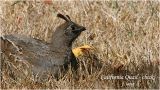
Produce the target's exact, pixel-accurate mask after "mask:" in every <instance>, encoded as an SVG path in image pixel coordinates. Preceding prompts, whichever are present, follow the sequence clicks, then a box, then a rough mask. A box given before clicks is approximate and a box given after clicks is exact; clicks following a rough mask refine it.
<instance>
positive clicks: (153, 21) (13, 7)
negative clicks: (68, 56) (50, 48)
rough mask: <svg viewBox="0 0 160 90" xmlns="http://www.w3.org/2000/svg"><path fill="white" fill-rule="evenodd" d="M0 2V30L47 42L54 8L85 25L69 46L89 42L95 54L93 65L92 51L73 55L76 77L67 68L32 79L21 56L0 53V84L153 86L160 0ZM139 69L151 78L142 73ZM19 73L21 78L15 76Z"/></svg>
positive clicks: (158, 60)
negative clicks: (60, 74)
mask: <svg viewBox="0 0 160 90" xmlns="http://www.w3.org/2000/svg"><path fill="white" fill-rule="evenodd" d="M0 3H1V13H0V14H1V16H0V24H1V30H0V33H1V35H5V34H13V33H18V34H23V35H28V36H31V37H34V38H38V39H41V40H44V41H47V42H50V38H51V36H52V32H53V31H54V30H55V28H56V27H57V26H58V25H60V24H61V23H62V22H63V20H60V19H58V18H57V17H56V14H57V13H58V12H60V13H63V14H68V15H69V16H70V17H71V18H72V20H74V21H75V22H77V23H79V24H81V25H83V26H85V27H86V28H87V31H85V32H83V33H82V34H81V36H80V37H79V38H78V39H77V40H76V42H75V43H74V47H78V46H82V45H85V44H87V45H92V46H93V47H94V48H95V49H96V50H95V51H94V52H92V53H91V54H92V55H93V54H94V55H95V56H96V58H98V60H100V62H101V63H100V64H101V65H100V66H102V68H100V67H98V68H95V66H94V65H91V64H90V62H92V61H94V60H93V59H95V58H93V57H92V55H90V54H89V55H86V56H82V57H79V60H80V62H81V63H80V65H81V66H80V68H79V75H78V77H79V79H78V80H77V79H76V80H75V79H74V78H73V75H72V72H71V71H70V70H69V71H68V73H67V74H66V75H65V76H64V77H63V78H62V79H60V80H59V81H56V79H54V77H52V76H51V75H50V74H48V78H47V80H46V81H43V82H39V81H37V78H38V77H33V76H32V74H31V72H29V69H30V68H29V67H28V66H27V64H26V63H24V62H23V61H16V59H14V58H13V59H14V60H11V59H8V58H6V57H5V55H4V54H2V53H1V65H0V66H1V70H2V71H1V74H0V75H1V88H3V89H8V88H12V89H14V88H20V89H21V88H32V89H40V88H43V89H44V88H61V89H63V88H152V89H153V88H154V89H158V88H159V64H160V45H159V44H160V29H159V25H160V23H159V22H160V19H159V18H160V10H159V9H160V5H159V4H160V3H159V1H127V2H124V1H123V2H122V1H83V0H82V1H79V0H77V1H72V0H71V1H70V2H67V1H53V3H47V2H41V1H39V2H35V1H20V2H16V3H15V1H6V2H2V1H1V2H0ZM111 75H113V76H126V75H128V76H136V75H138V77H139V78H138V79H129V80H127V79H122V80H118V79H113V80H108V79H106V77H105V76H111ZM145 75H147V76H150V77H153V79H142V77H144V76H145ZM22 76H23V78H21V77H22Z"/></svg>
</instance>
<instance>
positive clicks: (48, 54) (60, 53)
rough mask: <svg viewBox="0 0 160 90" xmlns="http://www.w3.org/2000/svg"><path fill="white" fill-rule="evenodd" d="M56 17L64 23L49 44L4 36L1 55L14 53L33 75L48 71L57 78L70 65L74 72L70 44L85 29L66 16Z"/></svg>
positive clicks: (73, 58)
mask: <svg viewBox="0 0 160 90" xmlns="http://www.w3.org/2000/svg"><path fill="white" fill-rule="evenodd" d="M57 17H59V18H61V19H63V20H65V23H63V24H61V25H60V26H58V27H57V29H56V30H55V32H54V33H53V37H52V39H51V43H49V44H47V43H45V42H43V41H41V40H38V39H34V38H31V37H27V36H24V35H15V34H14V35H4V36H2V37H1V43H2V44H1V49H2V53H4V54H6V55H8V56H9V54H12V53H14V54H15V56H17V58H19V59H21V60H25V61H27V62H29V63H30V64H31V65H32V66H33V67H32V71H33V72H34V73H35V74H41V73H44V72H46V71H49V72H51V73H52V74H54V75H55V76H56V77H57V76H58V75H59V73H61V72H66V71H67V69H68V65H70V64H71V67H72V69H73V70H75V71H76V70H77V68H78V62H77V60H76V57H75V56H74V54H73V52H72V44H73V42H74V40H75V39H76V38H77V37H78V36H79V35H80V34H81V32H82V31H84V30H86V29H85V27H83V26H80V25H78V24H76V23H75V22H73V21H72V20H71V19H70V17H69V16H68V15H66V16H64V15H62V14H57ZM5 42H9V43H8V44H10V45H9V46H10V47H11V48H10V47H5V45H6V44H5ZM13 48H14V49H16V52H15V50H13ZM13 51H14V52H13ZM8 53H9V54H8Z"/></svg>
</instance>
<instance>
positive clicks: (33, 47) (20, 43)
mask: <svg viewBox="0 0 160 90" xmlns="http://www.w3.org/2000/svg"><path fill="white" fill-rule="evenodd" d="M4 38H5V39H7V40H8V41H10V42H12V43H13V44H15V45H16V46H17V47H19V48H20V49H22V50H23V51H27V52H32V53H36V54H38V55H40V54H44V53H46V52H47V51H48V50H49V48H48V45H47V43H45V42H43V41H40V40H38V39H34V38H31V37H27V36H22V35H16V34H15V35H5V36H4Z"/></svg>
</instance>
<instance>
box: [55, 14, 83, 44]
mask: <svg viewBox="0 0 160 90" xmlns="http://www.w3.org/2000/svg"><path fill="white" fill-rule="evenodd" d="M57 17H59V18H61V19H63V20H65V23H64V24H62V25H63V27H64V29H63V32H64V35H65V38H66V39H67V41H69V42H71V43H72V42H73V41H74V40H75V39H76V38H77V37H78V36H79V35H80V34H81V32H82V31H85V30H86V28H85V27H83V26H81V25H79V24H77V23H75V22H73V21H72V20H71V19H70V17H69V16H68V15H66V16H64V15H62V14H57Z"/></svg>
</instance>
